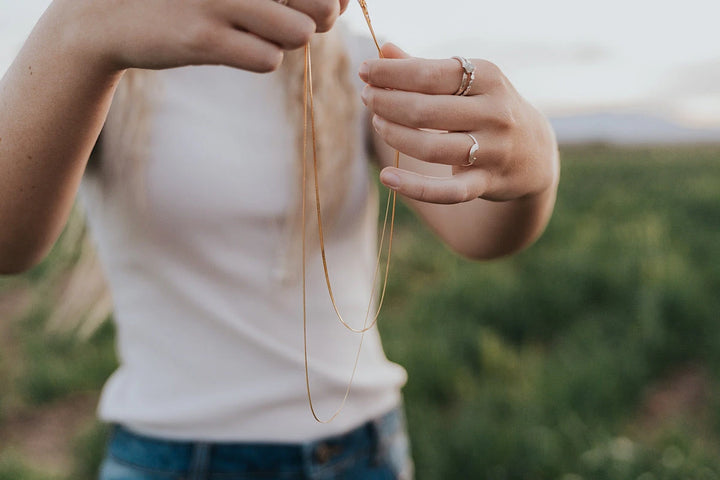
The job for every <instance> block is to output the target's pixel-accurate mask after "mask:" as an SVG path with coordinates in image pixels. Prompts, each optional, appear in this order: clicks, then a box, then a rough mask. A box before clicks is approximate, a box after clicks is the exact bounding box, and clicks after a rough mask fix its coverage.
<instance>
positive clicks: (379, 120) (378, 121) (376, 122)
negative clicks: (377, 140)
mask: <svg viewBox="0 0 720 480" xmlns="http://www.w3.org/2000/svg"><path fill="white" fill-rule="evenodd" d="M384 121H385V120H383V119H382V118H380V117H378V116H377V115H373V118H372V124H373V128H374V129H375V131H377V132H378V133H380V127H381V126H382V123H383V122H384Z"/></svg>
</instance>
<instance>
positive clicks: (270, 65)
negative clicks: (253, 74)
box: [255, 47, 284, 73]
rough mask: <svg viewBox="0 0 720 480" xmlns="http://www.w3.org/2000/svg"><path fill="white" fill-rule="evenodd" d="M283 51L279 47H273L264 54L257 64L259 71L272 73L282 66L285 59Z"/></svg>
mask: <svg viewBox="0 0 720 480" xmlns="http://www.w3.org/2000/svg"><path fill="white" fill-rule="evenodd" d="M283 57H284V55H283V51H282V50H281V49H279V48H272V47H271V49H270V50H269V51H268V52H267V54H265V55H262V56H261V57H260V58H259V59H258V61H257V64H256V66H255V68H256V71H257V72H258V73H270V72H274V71H276V70H277V69H278V68H280V64H281V63H282V61H283Z"/></svg>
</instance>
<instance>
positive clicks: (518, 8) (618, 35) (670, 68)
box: [0, 0, 720, 126]
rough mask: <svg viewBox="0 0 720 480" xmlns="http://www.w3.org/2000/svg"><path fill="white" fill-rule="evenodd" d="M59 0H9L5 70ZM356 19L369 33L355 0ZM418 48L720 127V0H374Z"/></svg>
mask: <svg viewBox="0 0 720 480" xmlns="http://www.w3.org/2000/svg"><path fill="white" fill-rule="evenodd" d="M48 3H49V2H48V1H47V0H0V71H4V69H5V68H6V66H7V65H8V64H9V62H10V60H11V59H12V57H13V56H14V54H15V52H16V51H17V49H18V48H19V46H20V45H21V44H22V41H23V40H24V38H25V37H26V36H27V34H28V32H29V31H30V29H31V28H32V25H33V23H34V22H35V20H36V19H37V18H38V17H39V15H40V14H41V13H42V11H43V10H44V8H45V7H46V6H47V4H48ZM352 3H353V4H351V6H350V8H349V10H348V12H347V14H346V15H345V17H346V21H347V22H348V23H350V24H351V26H353V28H357V29H359V30H362V31H364V30H365V26H364V23H363V18H362V14H361V13H360V9H359V8H358V6H357V5H356V4H355V2H354V1H352ZM368 4H369V8H370V13H371V16H372V18H373V23H374V25H375V27H376V30H377V32H378V34H379V35H381V36H382V37H383V38H386V39H388V40H392V41H394V42H395V43H397V44H398V45H400V46H401V47H403V48H405V49H406V50H407V51H409V52H410V53H411V54H414V55H418V56H425V57H449V56H452V55H465V56H470V57H482V58H487V59H489V60H491V61H494V62H495V63H497V64H498V65H500V66H501V67H502V68H503V70H504V71H505V72H506V74H507V75H508V76H509V77H510V78H511V80H512V81H513V83H515V85H516V86H517V87H518V89H519V90H520V92H521V93H523V94H524V95H525V96H526V97H527V98H529V99H530V100H531V101H533V102H534V103H536V104H537V105H539V106H540V107H541V108H542V109H543V110H544V111H546V112H547V113H549V114H552V115H557V114H563V113H575V112H587V111H599V110H632V111H642V112H647V113H656V114H662V115H665V116H668V117H672V118H674V119H675V120H680V121H684V122H687V123H693V124H706V125H707V124H709V125H712V126H720V33H719V31H718V21H719V20H718V19H720V0H684V1H683V2H677V1H676V2H662V1H657V0H654V1H650V0H602V1H599V0H596V1H587V0H543V1H537V0H494V1H477V0H442V1H440V0H368Z"/></svg>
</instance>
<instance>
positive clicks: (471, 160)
mask: <svg viewBox="0 0 720 480" xmlns="http://www.w3.org/2000/svg"><path fill="white" fill-rule="evenodd" d="M463 133H464V134H465V135H467V136H468V137H470V138H471V139H472V141H473V144H472V147H470V151H469V152H468V161H467V163H463V165H462V166H463V167H471V166H472V165H473V164H475V162H476V161H477V152H478V151H479V150H480V144H479V143H478V141H477V138H475V136H474V135H473V134H472V133H468V132H463Z"/></svg>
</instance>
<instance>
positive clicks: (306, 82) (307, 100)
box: [302, 0, 400, 423]
mask: <svg viewBox="0 0 720 480" xmlns="http://www.w3.org/2000/svg"><path fill="white" fill-rule="evenodd" d="M358 3H359V4H360V8H361V9H362V11H363V14H364V16H365V21H366V22H367V25H368V28H369V29H370V34H371V35H372V38H373V41H374V42H375V47H376V48H377V50H378V54H379V56H380V57H381V58H382V57H383V54H382V51H381V49H380V45H379V43H378V41H377V37H376V36H375V31H374V29H373V27H372V23H371V21H370V15H369V13H368V10H367V4H366V2H365V0H358ZM312 85H313V82H312V57H311V55H310V45H309V44H308V45H306V46H305V70H304V75H303V91H304V92H305V94H304V102H303V113H304V115H303V118H304V120H303V122H304V124H303V132H304V135H303V173H302V183H303V188H302V191H303V192H305V191H306V186H307V150H308V113H309V116H310V136H311V139H312V151H313V175H314V180H315V209H316V213H317V222H318V237H319V242H320V252H321V256H322V262H323V270H324V274H325V283H326V285H327V289H328V294H329V295H330V301H331V303H332V306H333V309H334V310H335V314H336V315H337V317H338V319H339V321H340V323H342V325H344V326H345V327H346V328H347V329H349V330H350V331H352V332H354V333H359V334H361V335H360V343H359V345H358V349H357V353H356V354H355V361H354V363H353V369H352V373H351V375H350V380H349V381H348V385H347V388H346V389H345V395H344V396H343V399H342V402H341V403H340V406H339V407H338V409H337V410H336V411H335V412H334V413H333V414H332V415H331V416H330V417H329V418H328V419H326V420H323V419H321V418H320V417H319V416H318V414H317V412H316V411H315V406H314V404H313V399H312V393H311V389H310V368H309V359H308V357H309V355H308V346H307V344H308V342H307V338H308V335H307V285H306V263H307V261H306V249H307V245H306V195H304V194H303V196H302V197H303V198H302V293H303V353H304V361H305V386H306V389H307V397H308V403H309V405H310V412H311V413H312V416H313V418H315V420H316V421H318V422H320V423H330V422H332V421H333V420H334V419H335V418H336V417H337V416H338V415H339V414H340V412H341V411H342V410H343V408H344V407H345V403H346V402H347V399H348V396H349V395H350V389H351V387H352V384H353V380H354V379H355V373H356V372H357V366H358V361H359V359H360V352H361V350H362V344H363V340H364V339H365V332H367V331H368V330H370V329H371V328H372V327H374V326H375V324H376V323H377V319H378V317H379V315H380V310H381V308H382V305H383V301H384V299H385V291H386V288H387V281H388V273H389V270H390V257H391V253H392V239H393V231H394V227H395V204H396V196H397V195H396V193H395V192H394V191H392V192H390V193H389V194H388V199H387V203H386V205H385V218H384V220H383V227H382V233H381V236H380V245H379V247H378V257H377V261H376V262H375V272H374V274H373V289H372V293H371V295H370V300H369V301H368V308H367V311H366V313H365V319H364V322H363V327H362V328H359V329H358V328H353V327H352V326H350V325H349V324H348V323H347V322H346V321H345V320H344V319H343V317H342V315H340V311H339V309H338V306H337V304H336V302H335V297H334V295H333V291H332V286H331V282H330V274H329V271H328V266H327V258H326V255H325V241H324V236H323V227H322V225H323V223H322V214H321V208H320V184H319V178H318V164H317V163H318V160H317V142H316V135H315V105H314V98H313V88H312ZM308 110H309V112H308ZM399 161H400V153H399V152H397V151H396V152H395V167H397V166H398V165H399ZM391 205H392V210H391V209H390V206H391ZM388 214H389V215H388ZM388 216H390V231H389V235H388V252H387V262H386V265H385V275H384V279H383V286H382V290H381V295H380V300H379V302H378V308H377V310H376V312H375V314H374V315H373V319H372V321H371V323H370V325H368V319H369V318H370V311H371V310H372V304H373V300H374V298H375V287H374V285H375V282H376V281H377V276H378V271H379V267H380V258H381V255H382V248H383V245H384V242H385V233H386V230H387V223H388Z"/></svg>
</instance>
